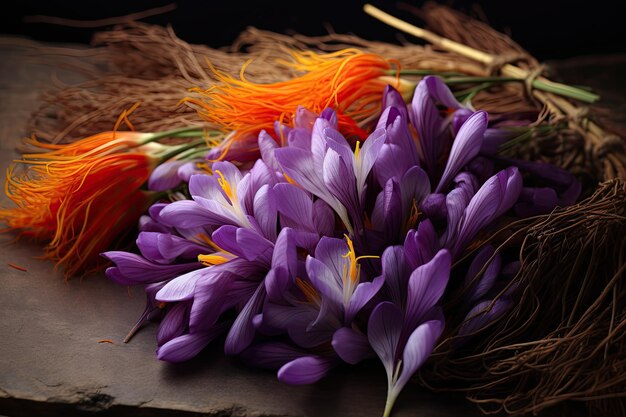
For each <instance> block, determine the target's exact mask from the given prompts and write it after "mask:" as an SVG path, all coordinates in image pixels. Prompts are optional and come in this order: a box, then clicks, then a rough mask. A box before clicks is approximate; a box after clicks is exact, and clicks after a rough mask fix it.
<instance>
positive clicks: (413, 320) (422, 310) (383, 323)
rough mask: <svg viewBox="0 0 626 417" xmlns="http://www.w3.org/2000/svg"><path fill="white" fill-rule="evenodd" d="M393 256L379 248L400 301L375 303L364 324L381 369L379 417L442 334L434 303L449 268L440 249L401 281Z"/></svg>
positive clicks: (446, 256)
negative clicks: (382, 396)
mask: <svg viewBox="0 0 626 417" xmlns="http://www.w3.org/2000/svg"><path fill="white" fill-rule="evenodd" d="M398 255H399V252H398V251H397V250H395V249H394V248H388V249H387V251H385V254H383V257H385V258H386V259H385V260H384V261H383V268H384V269H383V275H385V279H386V280H388V281H390V283H391V285H390V286H391V287H392V288H394V287H395V288H397V289H399V290H400V291H399V294H397V295H396V296H400V297H402V298H404V296H406V301H405V302H404V305H398V304H397V303H394V302H392V301H384V302H382V303H380V304H378V305H377V306H376V308H375V309H374V310H373V311H372V314H371V315H370V318H369V321H368V326H367V337H368V339H369V342H370V345H371V346H372V348H373V349H374V351H375V352H376V354H377V355H378V357H379V358H380V360H381V361H382V363H383V365H384V367H385V371H386V373H387V402H386V406H385V413H384V415H385V416H388V415H389V414H390V412H391V409H392V407H393V404H394V403H395V400H396V398H397V397H398V395H399V394H400V392H401V391H402V389H403V388H404V386H405V385H406V384H407V382H408V381H409V379H410V378H411V377H412V376H413V374H414V373H415V372H416V371H417V370H418V369H419V367H420V366H421V365H422V364H423V363H424V362H425V361H426V359H428V356H429V355H430V353H431V351H432V350H433V348H434V346H435V343H436V342H437V340H438V339H439V336H440V335H441V333H442V332H443V329H444V326H445V322H444V318H443V313H442V311H441V309H440V308H439V307H437V303H438V301H439V299H440V298H441V297H442V295H443V293H444V291H445V288H446V286H447V283H448V278H449V275H450V267H451V258H450V254H449V252H448V251H447V250H445V249H442V250H440V251H439V252H438V253H437V254H436V255H435V256H434V258H433V259H432V260H430V261H429V262H428V263H425V264H423V265H421V266H419V267H417V268H416V269H415V270H414V271H413V272H411V273H410V277H409V279H408V281H404V277H403V271H402V269H404V271H406V268H397V267H396V265H397V261H398V260H399V258H398ZM386 266H387V267H386ZM404 282H406V286H405V284H404ZM403 290H404V291H403Z"/></svg>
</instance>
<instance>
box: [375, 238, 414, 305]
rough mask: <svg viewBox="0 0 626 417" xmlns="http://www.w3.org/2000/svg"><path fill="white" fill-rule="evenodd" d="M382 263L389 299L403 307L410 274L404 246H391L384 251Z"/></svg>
mask: <svg viewBox="0 0 626 417" xmlns="http://www.w3.org/2000/svg"><path fill="white" fill-rule="evenodd" d="M381 263H382V275H383V276H384V277H385V278H384V279H385V285H386V286H387V291H388V292H389V299H390V300H391V301H393V303H394V304H396V305H397V306H398V307H400V308H403V307H404V305H405V299H406V295H405V294H406V287H407V282H408V278H409V274H410V271H409V269H408V265H407V263H406V262H405V260H404V248H403V247H402V246H400V245H398V246H389V247H388V248H387V249H385V251H384V252H383V255H382V257H381Z"/></svg>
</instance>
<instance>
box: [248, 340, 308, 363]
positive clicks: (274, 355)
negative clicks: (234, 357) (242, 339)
mask: <svg viewBox="0 0 626 417" xmlns="http://www.w3.org/2000/svg"><path fill="white" fill-rule="evenodd" d="M304 355H305V352H304V351H303V350H302V349H298V348H296V347H294V346H291V345H288V344H286V343H282V342H266V343H259V344H257V345H252V346H250V347H249V348H247V349H246V350H244V351H243V352H241V354H240V355H239V357H240V358H241V359H242V360H243V361H244V362H245V363H247V364H248V365H252V366H256V367H259V368H263V369H271V370H277V369H279V368H280V367H281V366H283V365H284V364H286V363H287V362H291V361H292V360H294V359H297V358H299V357H301V356H304Z"/></svg>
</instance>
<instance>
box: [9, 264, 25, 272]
mask: <svg viewBox="0 0 626 417" xmlns="http://www.w3.org/2000/svg"><path fill="white" fill-rule="evenodd" d="M7 265H9V266H10V267H11V268H14V269H17V270H18V271H24V272H27V271H28V270H27V269H26V268H24V267H23V266H19V265H15V264H12V263H10V262H7Z"/></svg>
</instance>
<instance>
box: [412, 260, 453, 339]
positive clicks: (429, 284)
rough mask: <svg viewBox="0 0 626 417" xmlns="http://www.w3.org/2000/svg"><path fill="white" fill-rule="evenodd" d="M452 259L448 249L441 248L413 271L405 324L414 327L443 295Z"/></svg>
mask: <svg viewBox="0 0 626 417" xmlns="http://www.w3.org/2000/svg"><path fill="white" fill-rule="evenodd" d="M451 263H452V259H451V257H450V253H449V252H448V251H447V250H446V249H441V250H440V251H439V252H437V255H435V257H434V258H433V259H432V260H431V261H430V262H428V263H426V264H424V265H422V266H420V267H418V268H417V269H415V271H413V272H412V273H411V277H410V278H409V285H408V292H407V306H406V312H405V320H406V323H405V326H406V327H407V328H413V327H414V326H416V325H417V323H419V322H420V321H422V320H423V318H424V315H425V314H426V313H427V312H428V311H430V310H431V308H432V307H433V306H435V304H436V303H437V302H438V301H439V299H440V298H441V297H442V295H443V293H444V291H445V289H446V286H447V285H448V279H449V278H450V268H451Z"/></svg>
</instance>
